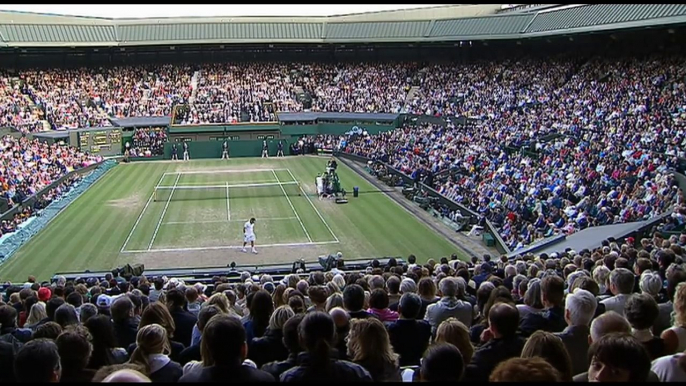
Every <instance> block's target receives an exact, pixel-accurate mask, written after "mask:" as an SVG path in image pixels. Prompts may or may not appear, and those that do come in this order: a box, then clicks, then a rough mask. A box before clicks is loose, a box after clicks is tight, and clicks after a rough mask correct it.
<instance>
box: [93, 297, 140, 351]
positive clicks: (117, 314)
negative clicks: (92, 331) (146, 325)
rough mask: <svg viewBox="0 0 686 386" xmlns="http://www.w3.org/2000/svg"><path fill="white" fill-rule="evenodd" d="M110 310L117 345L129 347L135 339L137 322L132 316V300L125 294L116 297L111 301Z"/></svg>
mask: <svg viewBox="0 0 686 386" xmlns="http://www.w3.org/2000/svg"><path fill="white" fill-rule="evenodd" d="M101 296H102V295H101ZM99 300H100V299H99V298H98V301H99ZM111 312H112V322H113V323H114V336H115V338H116V339H117V347H129V345H130V344H132V343H134V342H135V341H136V333H137V331H138V323H137V322H136V320H135V319H134V317H133V302H132V301H131V299H129V298H128V297H126V296H123V297H120V298H117V300H115V301H114V303H112V307H111Z"/></svg>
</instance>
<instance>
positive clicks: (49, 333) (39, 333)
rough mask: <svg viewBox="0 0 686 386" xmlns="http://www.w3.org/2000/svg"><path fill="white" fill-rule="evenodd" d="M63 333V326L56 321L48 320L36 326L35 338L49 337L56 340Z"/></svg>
mask: <svg viewBox="0 0 686 386" xmlns="http://www.w3.org/2000/svg"><path fill="white" fill-rule="evenodd" d="M61 333H62V327H60V325H59V324H57V323H55V322H47V323H44V324H41V325H40V326H38V328H36V332H34V333H33V340H36V339H49V340H55V339H57V337H58V336H59V335H60V334H61Z"/></svg>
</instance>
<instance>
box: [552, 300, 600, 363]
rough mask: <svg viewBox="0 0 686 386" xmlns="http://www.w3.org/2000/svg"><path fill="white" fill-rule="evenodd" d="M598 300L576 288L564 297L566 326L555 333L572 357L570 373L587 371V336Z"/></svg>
mask: <svg viewBox="0 0 686 386" xmlns="http://www.w3.org/2000/svg"><path fill="white" fill-rule="evenodd" d="M597 306H598V301H597V300H596V298H595V296H593V294H592V293H590V292H588V291H586V290H584V289H580V288H577V289H575V290H574V293H571V294H568V295H567V298H566V299H565V320H566V321H567V328H565V329H564V331H562V332H560V333H556V334H555V335H557V336H559V337H560V339H562V343H564V345H565V348H566V349H567V352H568V353H569V357H570V358H571V359H572V375H576V374H580V373H583V372H584V371H588V365H589V363H588V347H589V343H588V336H589V335H590V334H591V329H590V325H591V320H592V319H593V315H595V310H596V308H597Z"/></svg>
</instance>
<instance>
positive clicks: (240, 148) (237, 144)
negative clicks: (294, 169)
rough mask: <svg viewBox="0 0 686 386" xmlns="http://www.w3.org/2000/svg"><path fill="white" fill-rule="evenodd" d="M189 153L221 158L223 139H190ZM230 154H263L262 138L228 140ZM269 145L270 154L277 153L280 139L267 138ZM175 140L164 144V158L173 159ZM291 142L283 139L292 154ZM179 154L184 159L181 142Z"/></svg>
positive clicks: (193, 156)
mask: <svg viewBox="0 0 686 386" xmlns="http://www.w3.org/2000/svg"><path fill="white" fill-rule="evenodd" d="M187 143H188V153H189V156H190V158H191V159H203V158H221V156H222V143H223V141H188V142H187ZM228 143H229V155H230V157H231V158H236V157H259V156H260V155H261V154H262V140H248V141H228ZM267 143H268V145H269V155H270V156H275V155H276V145H277V143H278V140H274V139H270V140H267ZM172 144H173V142H167V143H165V144H164V159H171V148H172ZM290 144H291V142H290V141H289V140H286V139H284V140H283V145H284V146H283V153H284V155H290V147H289V145H290ZM177 151H178V152H177V155H178V157H179V159H183V148H182V144H181V143H177Z"/></svg>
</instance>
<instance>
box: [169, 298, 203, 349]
mask: <svg viewBox="0 0 686 386" xmlns="http://www.w3.org/2000/svg"><path fill="white" fill-rule="evenodd" d="M166 301H167V309H168V310H169V314H171V317H172V319H173V320H174V326H175V329H174V338H175V339H176V341H178V342H179V343H181V344H182V345H183V346H184V347H188V346H190V345H191V337H192V334H193V326H194V325H195V323H196V322H197V321H198V318H197V317H196V316H195V315H193V314H192V313H190V312H188V308H187V306H188V305H187V302H186V297H185V296H184V294H183V292H181V291H180V290H178V289H176V288H174V289H171V290H169V291H167V293H166Z"/></svg>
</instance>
